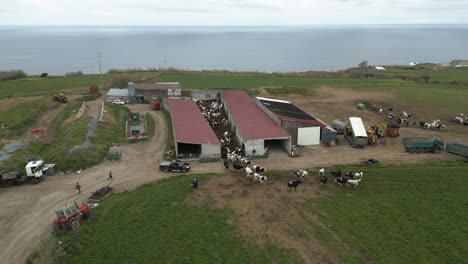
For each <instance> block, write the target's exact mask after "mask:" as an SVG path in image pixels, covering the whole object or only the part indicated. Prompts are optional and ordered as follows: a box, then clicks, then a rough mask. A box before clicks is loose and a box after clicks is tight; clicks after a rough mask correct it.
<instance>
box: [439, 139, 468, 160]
mask: <svg viewBox="0 0 468 264" xmlns="http://www.w3.org/2000/svg"><path fill="white" fill-rule="evenodd" d="M445 149H446V150H447V152H448V153H452V154H455V155H459V156H462V157H465V158H468V145H466V144H462V143H454V142H451V143H447V145H446V146H445Z"/></svg>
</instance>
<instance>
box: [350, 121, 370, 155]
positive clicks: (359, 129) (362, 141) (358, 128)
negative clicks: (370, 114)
mask: <svg viewBox="0 0 468 264" xmlns="http://www.w3.org/2000/svg"><path fill="white" fill-rule="evenodd" d="M345 136H346V138H347V139H348V140H349V143H350V144H351V145H352V146H353V148H363V147H364V146H365V145H367V141H368V138H367V132H366V128H365V127H364V123H363V122H362V119H361V118H360V117H350V118H349V127H348V129H347V131H346V135H345Z"/></svg>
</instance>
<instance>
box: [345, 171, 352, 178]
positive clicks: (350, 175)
mask: <svg viewBox="0 0 468 264" xmlns="http://www.w3.org/2000/svg"><path fill="white" fill-rule="evenodd" d="M345 176H346V178H347V179H348V180H352V179H353V176H354V174H353V173H352V172H346V173H345Z"/></svg>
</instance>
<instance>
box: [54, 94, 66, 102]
mask: <svg viewBox="0 0 468 264" xmlns="http://www.w3.org/2000/svg"><path fill="white" fill-rule="evenodd" d="M52 100H53V101H55V102H59V103H62V104H66V103H68V98H67V97H66V96H65V95H64V94H63V93H59V95H54V96H53V97H52Z"/></svg>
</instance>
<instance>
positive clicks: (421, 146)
mask: <svg viewBox="0 0 468 264" xmlns="http://www.w3.org/2000/svg"><path fill="white" fill-rule="evenodd" d="M403 145H404V146H405V149H406V151H408V152H409V153H423V152H434V153H435V152H438V151H442V150H444V147H445V143H444V141H443V140H442V139H441V138H438V137H430V138H428V137H405V138H403Z"/></svg>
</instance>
